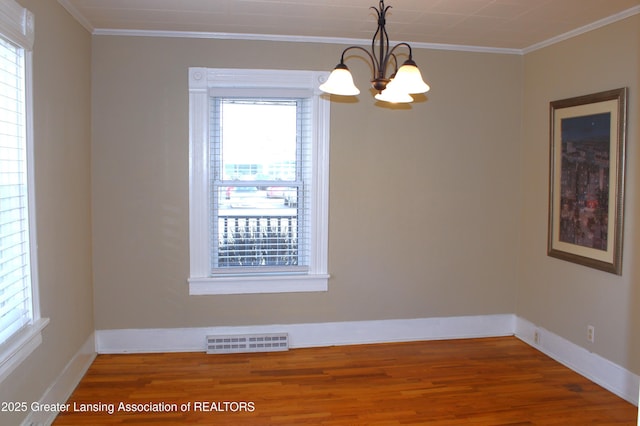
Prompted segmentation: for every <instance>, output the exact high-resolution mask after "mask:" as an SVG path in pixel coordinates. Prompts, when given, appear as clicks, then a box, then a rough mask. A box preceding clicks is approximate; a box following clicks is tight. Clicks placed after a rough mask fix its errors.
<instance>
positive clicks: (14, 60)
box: [0, 39, 32, 343]
mask: <svg viewBox="0 0 640 426" xmlns="http://www.w3.org/2000/svg"><path fill="white" fill-rule="evenodd" d="M24 93H25V90H24V55H23V50H22V49H21V48H18V47H17V46H15V45H13V44H11V43H9V42H7V41H5V40H2V39H0V343H2V342H3V341H5V340H7V339H8V338H9V337H11V336H12V335H13V334H14V333H15V332H16V331H18V330H20V328H22V327H23V326H24V325H26V324H28V323H29V321H31V317H32V305H31V274H30V248H29V210H28V188H27V145H26V136H25V112H24V107H25V104H24V96H25V95H24Z"/></svg>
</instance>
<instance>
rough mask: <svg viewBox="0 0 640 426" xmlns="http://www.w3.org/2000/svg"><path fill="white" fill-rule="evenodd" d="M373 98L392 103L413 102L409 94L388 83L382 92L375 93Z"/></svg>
mask: <svg viewBox="0 0 640 426" xmlns="http://www.w3.org/2000/svg"><path fill="white" fill-rule="evenodd" d="M392 81H393V80H392ZM375 98H376V99H377V100H379V101H383V102H390V103H392V104H408V103H410V102H413V98H412V97H411V95H409V94H408V93H407V92H401V91H399V90H396V89H394V88H393V87H390V84H387V88H386V89H384V90H383V91H382V92H380V93H378V94H376V96H375Z"/></svg>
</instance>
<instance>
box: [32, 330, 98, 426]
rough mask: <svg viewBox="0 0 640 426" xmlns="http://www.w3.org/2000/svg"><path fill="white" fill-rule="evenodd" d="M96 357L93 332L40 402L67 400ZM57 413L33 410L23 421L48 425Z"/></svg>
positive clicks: (41, 425) (52, 402)
mask: <svg viewBox="0 0 640 426" xmlns="http://www.w3.org/2000/svg"><path fill="white" fill-rule="evenodd" d="M95 358H96V349H95V335H94V333H91V335H90V336H89V338H88V339H87V340H86V341H85V343H84V344H83V345H82V347H81V348H80V350H79V351H78V352H77V353H76V354H75V355H74V356H73V358H71V361H69V363H68V364H67V365H66V366H65V368H64V370H62V372H61V373H60V374H59V375H58V377H57V378H56V379H55V380H54V382H53V383H52V384H51V385H50V386H49V388H47V390H46V391H45V392H44V394H43V395H42V397H41V398H40V400H39V401H38V403H39V404H40V405H44V404H62V403H64V402H66V401H67V399H69V397H70V396H71V394H72V393H73V391H74V389H75V388H76V386H78V383H80V380H81V379H82V377H83V376H84V375H85V373H86V372H87V370H88V369H89V366H91V363H92V362H93V360H94V359H95ZM57 415H58V412H57V411H31V412H30V413H29V415H28V416H27V417H26V419H25V420H24V421H23V422H22V426H48V425H50V424H52V423H53V421H54V420H55V418H56V416H57Z"/></svg>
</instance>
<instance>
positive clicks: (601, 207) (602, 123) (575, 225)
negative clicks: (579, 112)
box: [560, 113, 611, 250]
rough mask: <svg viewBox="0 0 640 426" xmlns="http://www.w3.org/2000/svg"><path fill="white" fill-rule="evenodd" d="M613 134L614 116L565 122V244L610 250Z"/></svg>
mask: <svg viewBox="0 0 640 426" xmlns="http://www.w3.org/2000/svg"><path fill="white" fill-rule="evenodd" d="M610 130H611V114H610V113H602V114H593V115H586V116H582V117H572V118H564V119H562V123H561V131H562V166H561V176H562V177H561V181H560V206H561V210H560V241H562V242H565V243H570V244H576V245H579V246H583V247H588V248H593V249H598V250H607V238H608V235H607V226H608V221H609V148H610V144H611V141H610Z"/></svg>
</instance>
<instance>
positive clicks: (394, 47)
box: [385, 42, 413, 66]
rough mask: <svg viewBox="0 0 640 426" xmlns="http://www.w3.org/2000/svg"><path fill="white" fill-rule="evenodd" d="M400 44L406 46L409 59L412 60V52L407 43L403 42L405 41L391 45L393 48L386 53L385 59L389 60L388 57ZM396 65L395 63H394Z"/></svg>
mask: <svg viewBox="0 0 640 426" xmlns="http://www.w3.org/2000/svg"><path fill="white" fill-rule="evenodd" d="M401 46H404V47H406V48H407V49H409V59H410V60H413V52H412V51H411V46H409V43H405V42H402V43H398V44H396V45H395V46H393V48H392V49H391V50H390V51H389V53H387V58H385V59H386V60H389V57H390V56H392V55H393V52H394V51H395V50H396V49H397V48H399V47H401ZM396 64H397V62H396ZM396 66H397V65H396Z"/></svg>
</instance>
